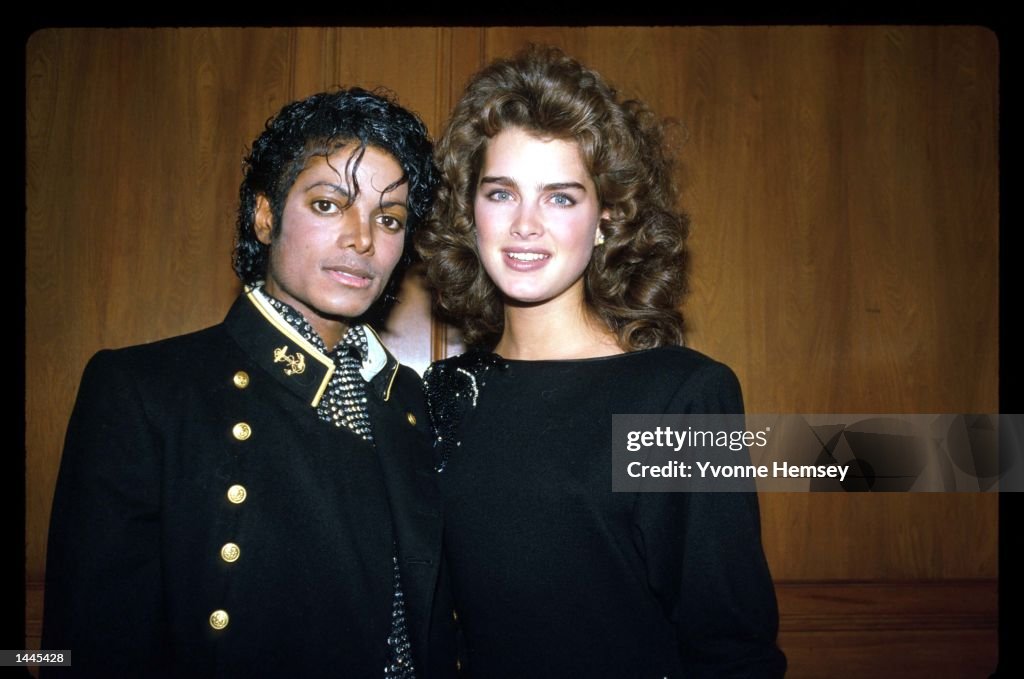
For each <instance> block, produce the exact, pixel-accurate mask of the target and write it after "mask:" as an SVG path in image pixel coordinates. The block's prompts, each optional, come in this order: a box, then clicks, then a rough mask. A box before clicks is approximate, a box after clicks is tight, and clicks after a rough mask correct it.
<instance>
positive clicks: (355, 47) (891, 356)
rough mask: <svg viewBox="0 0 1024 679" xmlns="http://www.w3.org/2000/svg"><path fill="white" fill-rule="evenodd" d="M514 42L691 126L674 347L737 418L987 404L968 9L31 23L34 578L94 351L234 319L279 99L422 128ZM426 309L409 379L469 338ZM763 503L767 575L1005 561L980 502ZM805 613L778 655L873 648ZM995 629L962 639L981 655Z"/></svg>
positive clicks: (983, 64)
mask: <svg viewBox="0 0 1024 679" xmlns="http://www.w3.org/2000/svg"><path fill="white" fill-rule="evenodd" d="M527 42H546V43H552V44H556V45H559V46H561V47H563V48H564V49H565V50H566V51H567V52H569V53H570V54H572V55H573V56H576V57H578V58H580V59H581V60H583V61H584V62H585V63H587V64H589V65H590V66H592V67H594V68H595V69H597V70H598V71H600V72H601V73H602V74H603V75H604V76H605V77H606V78H607V79H608V80H610V81H611V82H612V83H613V84H615V85H616V86H617V87H618V88H619V89H620V91H621V92H622V93H623V95H624V96H627V97H639V98H642V99H644V100H646V101H648V102H649V103H650V104H651V106H652V107H653V108H654V109H655V110H656V111H657V112H658V113H660V114H662V115H664V116H670V117H672V118H674V119H675V120H676V121H678V126H677V128H676V138H677V139H678V141H679V143H678V157H679V160H680V164H681V167H680V173H679V181H680V183H681V186H682V188H683V205H684V207H685V208H686V209H687V210H688V211H689V213H690V214H691V216H692V220H693V231H692V238H691V247H692V251H693V276H692V285H691V288H692V292H691V294H690V296H689V298H688V300H687V303H686V306H685V308H684V311H685V313H686V316H687V319H688V322H689V328H690V332H689V343H690V344H691V346H693V347H694V348H696V349H699V350H701V351H704V352H706V353H708V354H710V355H712V356H714V357H715V358H718V359H719V360H722V361H724V362H725V363H727V364H729V365H730V366H732V367H733V368H734V369H735V370H736V372H737V374H738V375H739V377H740V379H741V382H742V384H743V387H744V392H745V399H746V404H747V409H748V411H750V412H837V413H839V412H846V413H850V412H896V413H899V412H916V413H931V412H996V411H997V409H998V401H997V396H998V365H997V354H998V340H997V336H998V320H999V319H998V303H997V302H998V298H997V285H998V265H997V260H998V247H999V244H998V194H997V189H998V180H999V176H998V165H997V143H996V142H997V133H998V128H997V122H998V121H997V115H998V105H997V96H998V82H997V74H998V65H999V63H998V59H999V55H998V45H997V44H996V40H995V37H994V36H993V34H991V33H990V32H988V31H986V30H984V29H981V28H976V27H969V26H966V27H911V26H901V27H888V26H870V27H815V26H807V27H687V28H680V27H655V28H650V27H592V28H559V27H548V28H387V29H376V28H283V29H277V28H274V29H269V28H268V29H262V28H261V29H248V28H247V29H241V28H233V29H121V30H110V29H52V30H44V31H40V32H38V33H35V34H33V36H32V37H31V38H30V40H29V42H28V44H27V47H26V84H27V89H26V122H27V125H26V152H27V165H26V201H27V215H26V296H27V317H26V320H27V326H26V366H25V367H26V422H27V429H26V449H27V461H26V467H27V493H26V495H27V497H26V514H27V515H26V524H27V526H26V527H27V577H28V580H29V582H30V584H31V585H32V587H37V590H38V583H40V582H41V581H42V577H43V564H44V558H45V535H46V526H47V524H48V520H49V506H50V499H51V496H52V491H53V483H54V479H55V476H56V470H57V465H58V462H59V458H60V450H61V444H62V439H63V433H64V428H65V426H66V423H67V418H68V415H69V414H70V408H71V405H72V402H73V399H74V395H75V392H76V389H77V384H78V379H79V377H80V375H81V371H82V368H83V367H84V365H85V362H86V360H87V359H88V357H89V356H90V355H91V354H92V353H94V352H95V351H96V350H98V349H100V348H102V347H115V346H124V345H128V344H134V343H138V342H145V341H152V340H155V339H158V338H161V337H166V336H170V335H175V334H180V333H182V332H187V331H190V330H195V329H198V328H201V327H204V326H207V325H210V324H213V323H216V322H218V321H219V320H220V319H221V318H222V317H223V314H224V313H225V311H226V309H227V307H228V306H229V304H230V302H231V300H232V299H233V297H234V296H235V294H236V293H237V291H238V283H237V281H236V279H235V278H234V275H233V273H232V271H231V268H230V254H231V248H232V241H233V228H234V227H233V224H234V219H235V215H234V210H235V207H236V203H237V187H238V182H239V181H240V178H241V175H240V162H241V158H242V156H243V154H244V153H245V150H246V145H247V144H248V143H249V142H250V141H251V140H252V139H253V138H254V137H255V136H256V135H257V134H258V133H259V131H260V130H261V128H262V126H263V124H264V122H265V121H266V120H267V118H268V117H270V116H271V115H273V114H274V113H275V112H276V111H277V110H278V109H279V108H280V107H281V106H282V105H283V104H285V103H286V102H288V101H290V100H292V99H295V98H297V97H302V96H305V95H308V94H310V93H312V92H315V91H318V90H322V89H326V88H329V87H331V86H334V85H354V84H359V85H363V86H367V87H374V86H377V85H386V86H388V87H390V88H392V89H393V90H395V91H396V92H397V93H398V95H399V97H400V100H401V101H402V103H403V104H405V105H407V106H409V107H410V108H412V109H413V110H416V111H417V112H418V113H419V114H420V115H421V116H422V117H423V118H424V120H425V121H426V122H427V124H428V126H429V127H430V129H431V131H432V133H433V134H434V135H437V134H439V133H440V130H441V126H442V124H443V122H444V120H445V119H446V118H447V115H448V113H449V111H450V110H451V107H452V105H453V104H454V102H455V101H456V99H457V98H458V96H459V94H460V93H461V90H462V87H463V85H464V83H465V81H466V79H467V78H468V77H469V76H470V74H472V73H473V72H475V71H476V70H477V69H478V68H480V67H481V66H483V65H484V64H486V63H487V62H488V61H489V60H490V59H492V58H494V57H496V56H499V55H505V54H511V53H513V52H514V51H516V50H517V49H519V48H520V47H521V46H522V45H524V44H526V43H527ZM427 306H428V300H427V297H426V295H425V293H424V292H423V290H422V288H421V287H418V284H417V283H416V281H415V279H410V280H409V281H407V282H406V287H405V288H404V289H403V292H402V305H401V306H400V308H399V309H398V311H397V313H396V316H395V318H394V319H393V321H392V324H391V326H392V327H391V332H390V333H389V334H388V336H387V341H388V342H389V344H390V346H391V347H392V348H393V349H394V350H395V352H396V353H397V354H398V355H399V358H400V359H401V360H403V362H406V363H408V364H410V365H412V366H413V367H415V368H416V369H418V370H421V369H422V368H423V367H425V365H426V364H427V362H429V360H431V359H432V358H434V359H436V358H440V357H442V356H445V355H448V354H450V353H451V352H453V351H457V350H458V349H459V348H460V347H459V345H458V338H457V334H454V333H452V332H449V330H448V329H446V328H444V327H443V326H441V325H439V324H436V323H433V324H432V323H431V321H430V319H429V317H428V316H427V311H426V310H427ZM761 502H762V523H763V531H764V542H765V548H766V552H767V555H768V559H769V563H770V565H771V568H772V572H773V575H774V576H775V577H776V578H777V579H778V580H782V581H822V580H825V581H849V580H862V581H872V582H875V583H886V582H904V581H914V580H962V579H965V578H967V579H973V578H981V579H991V578H994V577H996V575H997V568H996V532H995V529H996V497H995V496H994V495H971V494H960V495H924V494H921V495H888V496H870V495H848V496H838V495H831V494H819V495H798V494H769V495H763V496H762V497H761ZM37 590H31V591H37ZM904 603H906V602H904ZM809 605H811V607H812V608H815V607H817V610H825V609H827V607H828V605H829V604H828V600H827V599H815V600H813V601H812V603H811V604H809ZM908 605H909V604H908ZM31 606H32V604H31V603H30V609H31ZM993 606H994V604H993ZM986 610H987V611H992V610H994V608H992V607H990V608H988V609H986ZM985 614H986V615H987V614H988V613H985ZM820 624H822V625H824V624H825V623H824V622H821V623H820ZM811 627H812V625H811V624H810V623H808V626H807V628H805V629H803V630H790V631H788V632H786V634H788V635H790V636H789V637H784V640H785V639H791V640H795V639H797V637H796V636H793V635H803V636H800V637H799V639H798V640H797V641H794V642H793V643H797V642H798V645H799V646H800V647H801V648H804V649H805V651H801V652H800V653H804V655H800V654H797V655H796V656H791V660H793V659H794V658H802V659H801V660H799V662H801V663H802V662H804V660H806V661H807V662H809V663H812V664H811V665H810V666H817V667H823V666H824V665H822V664H820V660H821V658H822V650H821V649H822V648H826V649H829V648H831V647H830V644H831V645H834V646H835V648H834V653H835V656H834V657H836V658H850V659H851V660H850V662H853V663H854V664H853V665H851V667H858V668H861V669H864V667H867V666H863V667H862V666H861V665H857V664H856V663H857V662H868V660H867V658H868V657H869V656H870V655H871V654H872V653H875V652H876V651H877V650H878V648H879V647H880V644H881V643H882V642H881V641H880V637H879V634H880V632H879V630H869V631H867V632H864V631H863V630H861V631H857V632H851V633H850V634H847V635H846V636H844V637H842V639H838V640H837V637H835V630H830V631H828V632H818V631H814V630H813V629H811ZM862 632H863V634H866V635H867V636H864V635H863V634H862ZM923 633H924V632H916V631H914V630H905V631H902V630H901V631H900V632H899V636H898V637H897V636H893V637H892V644H893V648H895V649H903V650H907V652H908V653H910V655H911V656H915V654H918V653H919V652H920V649H921V648H927V647H928V644H931V643H932V641H934V640H935V639H937V638H938V637H937V636H936V635H940V636H941V635H942V634H946V633H947V632H946V631H944V630H938V629H933V630H930V631H928V632H927V633H928V634H930V635H931V636H929V637H927V639H931V640H932V641H928V640H927V639H925V637H921V636H920V634H923ZM844 634H845V632H844ZM950 634H951V633H950ZM965 634H967V633H965ZM987 634H988V632H987V631H981V632H978V631H977V630H975V631H972V632H970V633H969V634H967V636H965V637H964V638H965V639H966V638H967V637H969V636H970V635H975V636H974V637H971V638H972V639H974V641H971V642H970V644H973V643H974V642H977V644H978V646H976V647H977V648H981V647H985V648H988V647H987V646H985V644H989V643H990V642H989V641H988V639H989V637H988V636H986V635H987ZM946 642H948V643H947V645H945V646H943V647H942V648H939V649H938V650H937V651H936V657H937V658H939V659H945V661H948V662H953V660H952V659H951V658H952V656H953V655H954V652H955V649H957V648H960V647H961V646H960V645H958V644H961V642H959V641H957V640H956V639H955V638H952V637H950V638H947V639H946ZM785 643H790V642H789V641H786V642H785ZM963 643H968V642H963ZM992 643H994V642H992ZM961 645H962V644H961ZM908 649H909V650H908ZM914 649H917V650H914ZM832 652H833V651H832V650H829V651H828V653H832ZM828 653H826V655H828ZM915 657H916V656H915ZM972 657H973V656H972ZM816 662H818V663H819V664H818V665H814V664H813V663H816ZM970 662H975V661H974V660H971V661H970ZM979 663H980V664H979V665H978V666H981V665H983V664H984V663H981V662H980V661H979ZM951 666H954V665H951ZM872 671H873V670H872ZM909 671H910V673H911V675H913V672H914V671H915V670H913V669H911V670H909ZM794 676H796V675H794ZM805 676H807V675H805Z"/></svg>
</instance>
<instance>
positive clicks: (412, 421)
mask: <svg viewBox="0 0 1024 679" xmlns="http://www.w3.org/2000/svg"><path fill="white" fill-rule="evenodd" d="M405 419H407V420H409V424H411V425H412V426H414V427H415V426H416V416H415V415H413V414H412V413H406V414H405Z"/></svg>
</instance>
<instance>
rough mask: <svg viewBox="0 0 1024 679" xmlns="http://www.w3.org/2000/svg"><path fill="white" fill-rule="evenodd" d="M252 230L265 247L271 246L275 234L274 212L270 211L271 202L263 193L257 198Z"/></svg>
mask: <svg viewBox="0 0 1024 679" xmlns="http://www.w3.org/2000/svg"><path fill="white" fill-rule="evenodd" d="M252 230H253V231H254V232H255V233H256V238H258V239H259V241H260V242H261V243H263V244H264V245H270V241H271V240H272V238H271V236H272V235H273V233H274V211H273V210H271V209H270V201H269V200H267V197H266V196H265V195H263V194H262V193H261V194H259V195H257V196H256V216H255V219H253V223H252Z"/></svg>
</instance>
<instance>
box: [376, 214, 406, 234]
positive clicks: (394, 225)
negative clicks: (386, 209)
mask: <svg viewBox="0 0 1024 679" xmlns="http://www.w3.org/2000/svg"><path fill="white" fill-rule="evenodd" d="M377 223H378V224H380V225H381V226H383V227H384V228H385V229H387V230H388V231H401V230H402V228H404V226H405V225H404V224H402V220H400V219H398V218H397V217H392V216H391V215H381V216H380V217H378V218H377Z"/></svg>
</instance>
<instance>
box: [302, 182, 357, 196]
mask: <svg viewBox="0 0 1024 679" xmlns="http://www.w3.org/2000/svg"><path fill="white" fill-rule="evenodd" d="M318 186H326V187H327V188H329V189H331V190H332V191H334V192H335V193H340V194H341V195H343V196H347V195H349V193H348V188H347V187H345V186H342V185H341V184H334V183H332V182H325V181H319V182H313V183H312V184H310V185H308V186H307V187H306V188H305V189H303V190H304V191H310V190H312V189H315V188H316V187H318Z"/></svg>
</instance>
